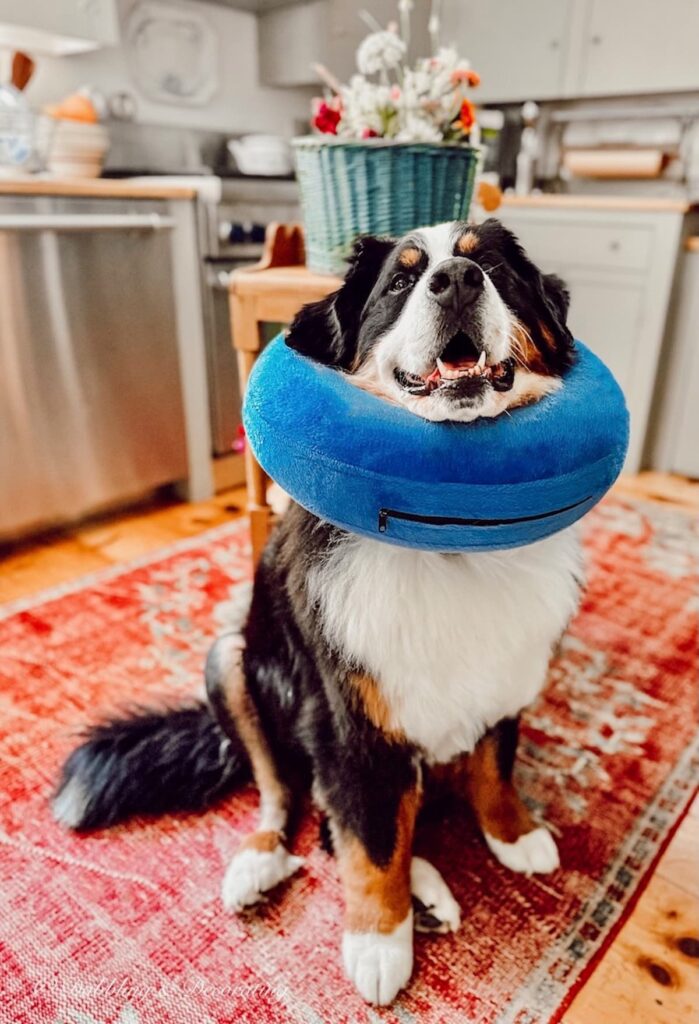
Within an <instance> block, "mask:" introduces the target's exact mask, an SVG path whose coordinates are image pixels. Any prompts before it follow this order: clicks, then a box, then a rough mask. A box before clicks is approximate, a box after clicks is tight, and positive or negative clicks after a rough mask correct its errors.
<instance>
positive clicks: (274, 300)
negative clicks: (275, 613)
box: [229, 224, 341, 565]
mask: <svg viewBox="0 0 699 1024" xmlns="http://www.w3.org/2000/svg"><path fill="white" fill-rule="evenodd" d="M340 284H341V279H340V278H338V277H333V276H332V275H329V274H317V273H315V272H314V271H312V270H308V269H307V268H306V266H305V250H304V244H303V228H302V227H301V225H300V224H270V225H268V227H267V235H266V238H265V248H264V252H263V255H262V258H261V259H260V262H259V263H257V264H255V265H254V266H252V267H245V268H243V269H241V270H236V271H235V272H234V273H233V274H231V281H230V287H229V295H230V312H231V332H232V335H233V347H234V348H235V350H236V355H237V358H238V377H239V381H240V393H241V398H242V397H243V394H244V393H245V387H246V384H247V380H248V377H249V375H250V371H251V370H252V367H253V364H254V362H255V360H256V359H257V357H258V355H259V354H260V351H261V348H262V335H261V332H260V325H261V324H263V323H290V322H291V321H292V320H293V319H294V317H295V316H296V314H297V313H298V311H299V309H300V308H301V306H303V305H305V304H306V303H307V302H315V301H316V300H318V299H322V298H325V296H326V295H328V294H329V293H330V292H333V291H335V289H336V288H339V287H340ZM245 482H246V485H247V491H248V513H249V516H250V535H251V540H252V557H253V563H254V565H257V562H258V560H259V557H260V555H261V553H262V549H263V548H264V546H265V543H266V541H267V537H268V536H269V531H270V529H271V525H272V510H271V507H270V505H269V503H268V501H267V476H266V474H265V473H264V471H263V469H262V467H261V466H260V465H259V464H258V463H257V461H256V460H255V457H254V456H253V454H252V451H251V450H250V446H249V445H246V446H245Z"/></svg>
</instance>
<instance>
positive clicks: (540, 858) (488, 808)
mask: <svg viewBox="0 0 699 1024" xmlns="http://www.w3.org/2000/svg"><path fill="white" fill-rule="evenodd" d="M456 777H457V780H458V781H460V783H461V786H462V788H463V791H464V792H465V794H466V796H468V799H469V800H470V802H471V806H472V807H473V810H474V812H475V815H476V818H477V819H478V824H479V825H480V827H481V829H482V831H483V835H484V837H485V841H486V842H487V844H488V846H489V847H490V850H491V851H492V853H494V854H495V856H496V857H497V859H498V860H499V861H500V863H501V864H504V865H505V867H508V868H510V869H511V870H512V871H518V872H522V873H524V874H532V873H534V872H537V873H542V874H545V873H547V872H549V871H555V869H556V868H557V867H559V864H560V861H559V858H558V850H557V848H556V844H555V842H554V839H553V836H552V835H551V833H550V832H549V831H548V829H545V828H543V827H541V826H537V825H536V824H535V823H534V821H533V820H532V817H531V815H530V813H529V811H528V810H527V808H526V807H525V805H524V804H523V802H522V800H521V798H520V796H519V794H518V792H517V790H516V789H515V787H514V785H513V783H512V780H511V779H509V778H503V776H502V773H501V771H500V769H499V766H498V745H497V740H496V738H495V737H494V736H493V735H492V734H487V735H486V736H484V737H483V739H482V740H481V741H480V743H479V744H478V746H477V747H476V749H475V750H474V751H473V753H472V754H469V755H468V756H467V757H465V758H463V759H462V760H461V761H460V762H458V763H457V766H456Z"/></svg>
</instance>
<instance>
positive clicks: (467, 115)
mask: <svg viewBox="0 0 699 1024" xmlns="http://www.w3.org/2000/svg"><path fill="white" fill-rule="evenodd" d="M475 123H476V108H475V107H474V105H473V103H471V101H470V100H464V101H463V102H462V104H461V110H460V111H459V120H458V121H457V125H458V126H460V127H461V130H462V131H464V132H470V131H471V129H472V128H473V126H474V124H475Z"/></svg>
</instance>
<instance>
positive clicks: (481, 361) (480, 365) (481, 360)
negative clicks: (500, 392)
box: [476, 349, 485, 370]
mask: <svg viewBox="0 0 699 1024" xmlns="http://www.w3.org/2000/svg"><path fill="white" fill-rule="evenodd" d="M476 366H477V367H478V368H479V369H481V370H482V369H483V367H484V366H485V349H483V351H482V352H481V354H480V357H479V359H478V362H477V363H476Z"/></svg>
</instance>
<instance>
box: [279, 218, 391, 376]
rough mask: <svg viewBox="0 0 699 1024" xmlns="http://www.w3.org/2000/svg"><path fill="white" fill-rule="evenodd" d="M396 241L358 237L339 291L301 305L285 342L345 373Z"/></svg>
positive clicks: (353, 355) (350, 363)
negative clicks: (366, 313)
mask: <svg viewBox="0 0 699 1024" xmlns="http://www.w3.org/2000/svg"><path fill="white" fill-rule="evenodd" d="M394 247H395V242H394V241H393V240H392V239H390V238H372V237H370V236H367V237H365V238H360V239H358V241H357V242H356V243H355V246H354V251H353V253H352V256H351V257H350V261H349V269H348V271H347V276H346V277H345V280H344V283H343V285H342V287H341V288H339V289H338V290H337V291H336V292H333V293H332V295H328V296H327V298H325V299H320V300H319V301H318V302H311V303H309V304H308V305H307V306H304V307H303V309H302V310H301V312H300V313H299V314H298V316H297V317H296V319H295V320H294V322H293V324H292V325H291V328H290V329H289V332H288V334H287V336H286V343H287V345H289V347H290V348H293V349H295V350H296V351H297V352H300V353H301V354H302V355H304V356H309V357H310V358H311V359H315V360H316V361H317V362H319V363H326V364H327V365H328V366H337V367H338V368H341V369H343V370H348V369H349V368H350V366H351V365H352V363H353V362H354V359H355V357H356V353H357V340H358V337H359V330H360V327H361V323H362V319H363V314H364V307H365V305H366V302H367V300H368V298H369V296H370V294H371V293H372V291H373V289H374V287H375V285H376V281H377V279H378V278H379V276H380V273H381V268H382V266H383V264H384V261H385V260H386V257H387V256H388V254H389V253H390V252H391V251H392V250H393V249H394Z"/></svg>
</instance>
